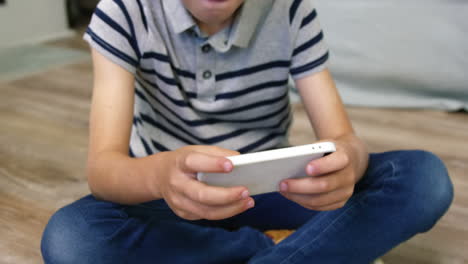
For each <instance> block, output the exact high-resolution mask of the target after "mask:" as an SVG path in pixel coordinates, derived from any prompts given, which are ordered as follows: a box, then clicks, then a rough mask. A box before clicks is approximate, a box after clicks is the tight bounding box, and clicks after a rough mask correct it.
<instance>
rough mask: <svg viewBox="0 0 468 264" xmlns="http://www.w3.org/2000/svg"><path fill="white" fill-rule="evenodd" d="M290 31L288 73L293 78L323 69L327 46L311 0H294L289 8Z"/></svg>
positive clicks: (325, 64)
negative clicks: (290, 54) (290, 44)
mask: <svg viewBox="0 0 468 264" xmlns="http://www.w3.org/2000/svg"><path fill="white" fill-rule="evenodd" d="M289 15H290V23H291V29H292V30H291V32H293V34H295V35H294V36H293V37H292V39H293V41H294V44H293V47H294V50H293V52H292V60H291V68H290V73H291V76H292V78H293V79H294V80H297V79H301V78H303V77H306V76H308V75H311V74H314V73H317V72H320V71H323V70H324V69H325V68H326V67H327V62H328V56H329V51H328V46H327V44H326V43H325V40H324V33H323V30H322V28H321V26H320V23H319V20H318V16H317V10H316V9H315V8H314V6H313V4H312V1H311V0H294V1H292V5H291V7H290V10H289Z"/></svg>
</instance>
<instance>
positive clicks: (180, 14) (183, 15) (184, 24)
mask: <svg viewBox="0 0 468 264" xmlns="http://www.w3.org/2000/svg"><path fill="white" fill-rule="evenodd" d="M163 8H164V13H165V14H166V17H167V20H168V21H169V23H170V24H171V26H172V28H173V29H174V32H175V33H177V34H180V33H182V32H185V31H187V30H188V29H191V28H193V27H194V26H196V23H195V20H193V18H192V15H191V14H190V13H189V12H188V11H187V9H185V7H184V5H183V4H182V1H181V0H165V1H163Z"/></svg>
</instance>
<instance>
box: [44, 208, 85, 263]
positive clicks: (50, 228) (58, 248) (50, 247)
mask: <svg viewBox="0 0 468 264" xmlns="http://www.w3.org/2000/svg"><path fill="white" fill-rule="evenodd" d="M83 226H84V225H83V222H82V216H81V215H80V212H79V209H78V208H76V206H74V205H73V204H71V205H68V206H66V207H64V208H62V209H60V210H58V211H57V212H56V213H55V214H54V215H53V216H52V217H51V218H50V220H49V222H48V224H47V226H46V228H45V230H44V233H43V235H42V240H41V253H42V257H43V259H44V262H45V263H83V259H85V256H84V255H82V253H83V252H80V247H81V245H82V242H83V230H82V229H83Z"/></svg>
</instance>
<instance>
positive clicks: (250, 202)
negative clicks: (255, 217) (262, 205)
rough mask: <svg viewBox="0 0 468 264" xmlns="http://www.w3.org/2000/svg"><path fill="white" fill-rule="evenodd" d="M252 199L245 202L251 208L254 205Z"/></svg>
mask: <svg viewBox="0 0 468 264" xmlns="http://www.w3.org/2000/svg"><path fill="white" fill-rule="evenodd" d="M254 204H255V203H254V201H253V199H252V200H250V201H248V202H247V208H252V207H253V206H254Z"/></svg>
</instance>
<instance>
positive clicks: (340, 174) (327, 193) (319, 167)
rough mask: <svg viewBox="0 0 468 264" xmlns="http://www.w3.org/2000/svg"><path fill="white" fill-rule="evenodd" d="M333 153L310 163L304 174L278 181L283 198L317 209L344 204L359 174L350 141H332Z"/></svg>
mask: <svg viewBox="0 0 468 264" xmlns="http://www.w3.org/2000/svg"><path fill="white" fill-rule="evenodd" d="M335 145H336V152H334V153H332V154H330V155H327V156H325V157H323V158H320V159H317V160H314V161H312V162H310V163H309V164H308V165H307V167H306V173H307V177H305V178H300V179H288V180H284V181H282V182H281V183H280V190H281V194H282V195H284V196H285V197H286V198H288V199H290V200H292V201H294V202H296V203H298V204H300V205H302V206H303V207H305V208H308V209H312V210H316V211H328V210H334V209H338V208H341V207H343V206H344V205H345V204H346V202H347V201H348V199H349V198H350V197H351V195H352V194H353V192H354V186H355V184H356V183H357V182H358V180H359V179H360V177H361V173H359V169H358V167H359V166H358V161H357V160H356V159H355V157H356V156H357V155H353V154H354V152H355V150H354V149H353V148H352V146H351V144H346V143H342V142H339V141H335Z"/></svg>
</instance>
